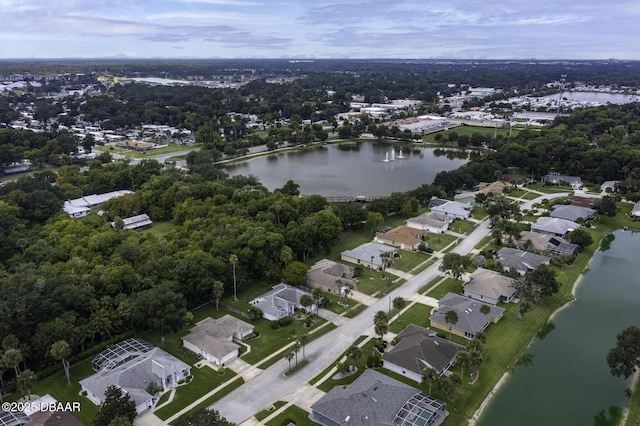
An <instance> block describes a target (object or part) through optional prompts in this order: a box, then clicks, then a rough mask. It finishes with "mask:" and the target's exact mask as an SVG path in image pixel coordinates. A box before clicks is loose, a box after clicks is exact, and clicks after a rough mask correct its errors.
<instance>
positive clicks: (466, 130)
mask: <svg viewBox="0 0 640 426" xmlns="http://www.w3.org/2000/svg"><path fill="white" fill-rule="evenodd" d="M442 132H444V133H442ZM442 132H435V133H429V134H428V135H424V136H423V137H422V140H423V141H425V142H428V143H437V142H436V139H435V135H437V134H440V133H441V134H444V135H446V134H447V133H451V132H456V133H457V134H458V135H467V136H471V135H473V134H474V133H480V134H481V135H490V136H493V135H494V134H496V133H497V134H498V135H502V136H509V128H508V127H507V128H498V129H497V131H496V129H495V128H493V127H474V126H467V125H462V126H457V127H453V128H451V129H449V130H448V131H444V130H443V131H442ZM518 132H519V130H516V129H515V128H514V129H512V130H511V136H512V137H513V136H515V135H517V134H518ZM451 146H456V147H457V146H458V145H457V144H455V145H451Z"/></svg>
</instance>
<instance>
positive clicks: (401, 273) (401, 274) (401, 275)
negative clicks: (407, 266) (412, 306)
mask: <svg viewBox="0 0 640 426" xmlns="http://www.w3.org/2000/svg"><path fill="white" fill-rule="evenodd" d="M385 271H386V272H388V273H390V274H393V275H395V276H396V277H398V278H404V279H405V280H410V279H411V278H413V277H414V275H413V274H411V273H409V272H404V271H400V270H399V269H394V268H387V269H385ZM394 282H395V280H394Z"/></svg>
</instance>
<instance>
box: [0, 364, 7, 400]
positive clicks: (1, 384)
mask: <svg viewBox="0 0 640 426" xmlns="http://www.w3.org/2000/svg"><path fill="white" fill-rule="evenodd" d="M4 373H6V370H4V369H3V368H2V364H1V363H0V404H1V403H3V402H4V399H3V398H2V389H3V388H4V380H3V379H2V377H3V376H4Z"/></svg>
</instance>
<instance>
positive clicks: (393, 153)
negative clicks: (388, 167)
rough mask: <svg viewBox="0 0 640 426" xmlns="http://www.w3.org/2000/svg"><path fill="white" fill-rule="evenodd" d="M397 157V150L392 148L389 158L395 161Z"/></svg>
mask: <svg viewBox="0 0 640 426" xmlns="http://www.w3.org/2000/svg"><path fill="white" fill-rule="evenodd" d="M395 159H396V150H395V149H392V150H391V158H390V159H389V160H390V161H394V160H395Z"/></svg>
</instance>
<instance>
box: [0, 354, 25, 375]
mask: <svg viewBox="0 0 640 426" xmlns="http://www.w3.org/2000/svg"><path fill="white" fill-rule="evenodd" d="M21 362H22V351H20V349H7V350H6V351H4V354H3V355H2V364H3V365H4V366H6V367H13V371H15V372H16V377H18V376H19V375H20V363H21Z"/></svg>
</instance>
